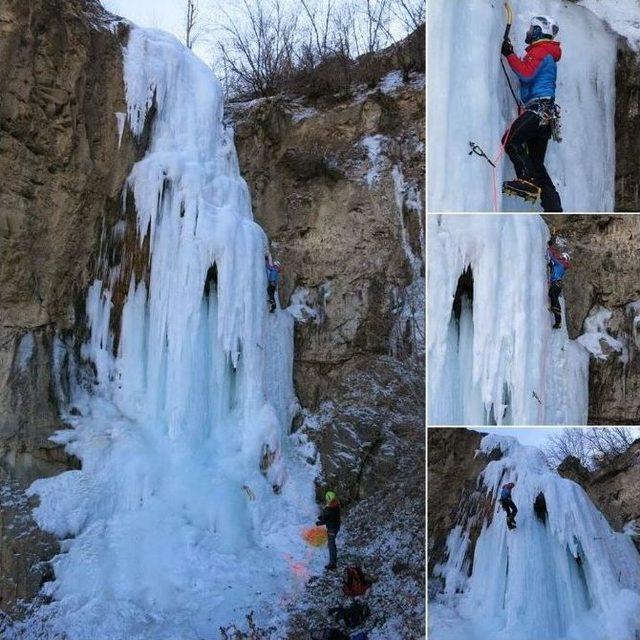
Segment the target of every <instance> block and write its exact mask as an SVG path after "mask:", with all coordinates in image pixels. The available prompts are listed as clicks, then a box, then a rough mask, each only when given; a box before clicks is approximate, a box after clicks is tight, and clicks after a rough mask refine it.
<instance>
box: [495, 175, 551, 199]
mask: <svg viewBox="0 0 640 640" xmlns="http://www.w3.org/2000/svg"><path fill="white" fill-rule="evenodd" d="M502 193H506V194H507V195H510V196H517V197H519V198H524V199H525V200H526V201H527V202H533V203H535V202H537V200H538V198H539V197H540V194H541V193H542V190H541V189H540V187H539V186H538V185H536V184H533V182H529V181H528V180H510V181H509V182H503V183H502Z"/></svg>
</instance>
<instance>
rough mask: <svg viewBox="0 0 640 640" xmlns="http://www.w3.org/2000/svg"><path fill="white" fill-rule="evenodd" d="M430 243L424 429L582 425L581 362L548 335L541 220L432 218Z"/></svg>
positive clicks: (571, 348)
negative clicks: (467, 286) (462, 287)
mask: <svg viewBox="0 0 640 640" xmlns="http://www.w3.org/2000/svg"><path fill="white" fill-rule="evenodd" d="M428 238H429V250H428V262H429V273H428V291H429V302H428V304H429V309H428V321H429V324H428V358H429V360H428V362H429V372H428V374H429V420H430V424H445V425H453V424H468V425H476V426H477V425H482V424H586V422H587V411H588V367H589V356H588V353H587V351H586V350H585V349H584V348H583V347H582V346H581V345H580V344H578V343H577V342H575V341H572V340H569V338H568V336H567V331H566V322H563V327H562V329H557V330H553V329H552V328H551V326H552V324H553V319H552V315H551V313H550V312H549V311H548V306H549V299H548V295H547V287H548V285H547V276H546V260H545V252H546V248H547V240H548V238H549V231H548V229H547V227H546V225H545V223H544V221H543V220H542V218H541V217H539V216H537V215H507V214H505V215H495V214H487V215H432V216H429V236H428ZM468 268H470V269H471V272H472V275H473V293H472V298H473V300H472V301H471V300H470V299H469V295H467V296H465V297H463V298H462V300H460V303H461V304H460V306H459V307H457V306H456V310H455V311H454V301H455V297H456V292H458V291H459V289H458V283H459V280H460V277H461V276H462V275H463V273H464V272H465V271H466V270H467V269H468Z"/></svg>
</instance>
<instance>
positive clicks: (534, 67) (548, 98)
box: [501, 16, 562, 212]
mask: <svg viewBox="0 0 640 640" xmlns="http://www.w3.org/2000/svg"><path fill="white" fill-rule="evenodd" d="M558 31H559V27H558V25H557V24H556V22H555V20H553V18H549V17H546V16H536V17H534V18H532V19H531V25H530V27H529V30H528V31H527V36H526V38H525V42H526V43H527V44H528V45H529V46H528V47H527V49H526V55H525V56H524V57H523V58H519V57H518V56H517V55H516V54H515V53H514V50H513V45H512V44H511V41H510V40H509V38H508V37H507V38H505V39H504V41H503V43H502V50H501V53H502V55H503V56H505V58H506V59H507V62H508V63H509V66H510V67H511V69H512V70H513V71H514V72H515V74H516V75H517V76H518V79H519V81H520V98H521V100H522V105H523V106H521V105H519V106H518V112H519V113H518V118H517V119H516V120H515V122H514V123H513V124H512V125H511V126H510V127H509V129H508V130H507V132H506V133H505V134H504V136H503V138H502V144H503V145H504V149H505V151H506V152H507V154H508V156H509V158H510V159H511V162H512V163H513V167H514V169H515V172H516V176H517V179H516V180H511V181H508V182H505V183H504V184H503V191H504V192H505V193H507V194H510V195H516V196H519V197H521V198H524V199H525V200H528V201H532V202H535V201H537V199H538V197H540V202H541V204H542V208H543V209H544V211H555V212H558V211H562V204H561V202H560V196H559V194H558V191H557V190H556V188H555V185H554V184H553V181H552V180H551V178H550V176H549V174H548V173H547V169H546V167H545V165H544V160H545V156H546V153H547V145H548V144H549V140H550V139H551V138H553V139H554V140H556V141H557V142H560V141H561V137H560V108H559V107H558V106H557V105H556V102H555V97H556V80H557V74H558V62H559V61H560V58H561V56H562V50H561V48H560V43H559V42H556V41H555V40H554V37H555V36H556V34H557V33H558Z"/></svg>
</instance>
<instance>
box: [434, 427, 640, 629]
mask: <svg viewBox="0 0 640 640" xmlns="http://www.w3.org/2000/svg"><path fill="white" fill-rule="evenodd" d="M496 447H498V448H499V449H501V451H502V454H503V457H502V458H501V459H500V460H497V461H493V462H490V463H489V464H488V465H487V467H486V468H485V470H484V472H483V473H482V474H481V476H480V478H479V480H478V487H477V488H478V490H480V491H482V492H486V497H487V500H488V501H490V504H489V507H488V508H487V509H486V510H483V509H484V506H483V505H484V504H485V503H484V502H482V501H480V503H479V504H480V507H479V508H477V509H476V510H475V511H472V512H471V513H470V514H469V517H468V519H466V520H464V519H462V518H461V519H460V520H459V522H458V525H457V526H456V527H455V528H454V529H453V530H452V532H451V534H450V535H449V538H448V540H447V551H448V559H447V561H446V562H445V563H444V564H442V565H440V566H438V567H436V570H435V572H436V573H437V574H439V575H440V576H442V579H443V590H442V592H441V593H440V595H439V596H438V597H437V598H436V601H434V602H433V603H432V604H431V605H430V607H429V612H430V616H429V627H430V629H429V631H430V633H429V638H433V640H480V638H482V640H507V639H509V640H585V638H589V639H590V640H612V639H613V638H615V639H616V640H636V638H637V637H638V636H637V635H636V634H637V633H638V632H640V556H639V555H638V552H637V551H636V549H635V547H634V545H633V543H632V541H631V539H630V538H629V537H628V536H626V535H625V534H622V533H615V532H614V531H612V529H611V527H610V526H609V524H608V523H607V521H606V519H605V518H604V516H603V515H602V514H601V513H600V512H599V511H598V510H597V509H596V508H595V507H594V505H593V503H592V502H591V500H590V499H589V497H588V496H587V494H586V493H585V492H584V491H583V490H582V488H581V487H580V486H578V485H577V484H575V483H574V482H572V481H570V480H566V479H563V478H561V477H560V476H559V475H558V474H557V473H555V472H553V471H551V470H550V469H549V468H548V467H547V466H546V463H545V460H544V457H543V455H542V453H541V452H540V451H539V450H538V449H535V448H533V447H524V446H522V445H520V444H519V443H518V442H517V441H516V440H515V439H513V438H508V437H504V436H494V435H488V436H485V437H484V438H483V439H482V443H481V450H482V451H483V452H485V453H487V454H488V453H490V452H491V451H492V450H494V448H496ZM507 482H514V483H515V488H514V490H513V494H512V495H513V501H514V502H515V504H516V506H517V507H518V515H517V528H516V529H514V530H513V531H509V530H508V529H507V526H506V519H505V513H504V511H503V510H502V508H501V506H500V505H499V503H498V502H497V498H498V495H499V492H500V488H501V486H502V485H503V484H505V483H507ZM541 495H542V496H543V498H542V499H541V498H540V497H539V496H541ZM536 501H537V502H538V508H537V509H534V503H536ZM540 505H543V508H541V507H540ZM473 525H476V526H479V529H480V533H479V536H478V538H477V541H476V543H475V550H473V549H472V547H471V545H470V527H471V526H473Z"/></svg>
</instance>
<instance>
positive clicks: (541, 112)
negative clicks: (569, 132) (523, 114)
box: [526, 98, 562, 142]
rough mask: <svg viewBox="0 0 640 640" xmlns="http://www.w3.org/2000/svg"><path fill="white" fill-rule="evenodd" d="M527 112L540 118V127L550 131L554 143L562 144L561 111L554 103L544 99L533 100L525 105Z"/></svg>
mask: <svg viewBox="0 0 640 640" xmlns="http://www.w3.org/2000/svg"><path fill="white" fill-rule="evenodd" d="M526 110H527V111H531V113H535V114H536V115H537V116H538V118H540V126H541V127H549V128H550V129H551V137H552V138H553V140H554V142H562V119H561V118H562V109H561V108H560V105H559V104H556V103H555V101H553V100H549V99H546V98H541V99H539V100H534V101H533V102H532V103H531V104H528V105H527V108H526Z"/></svg>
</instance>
